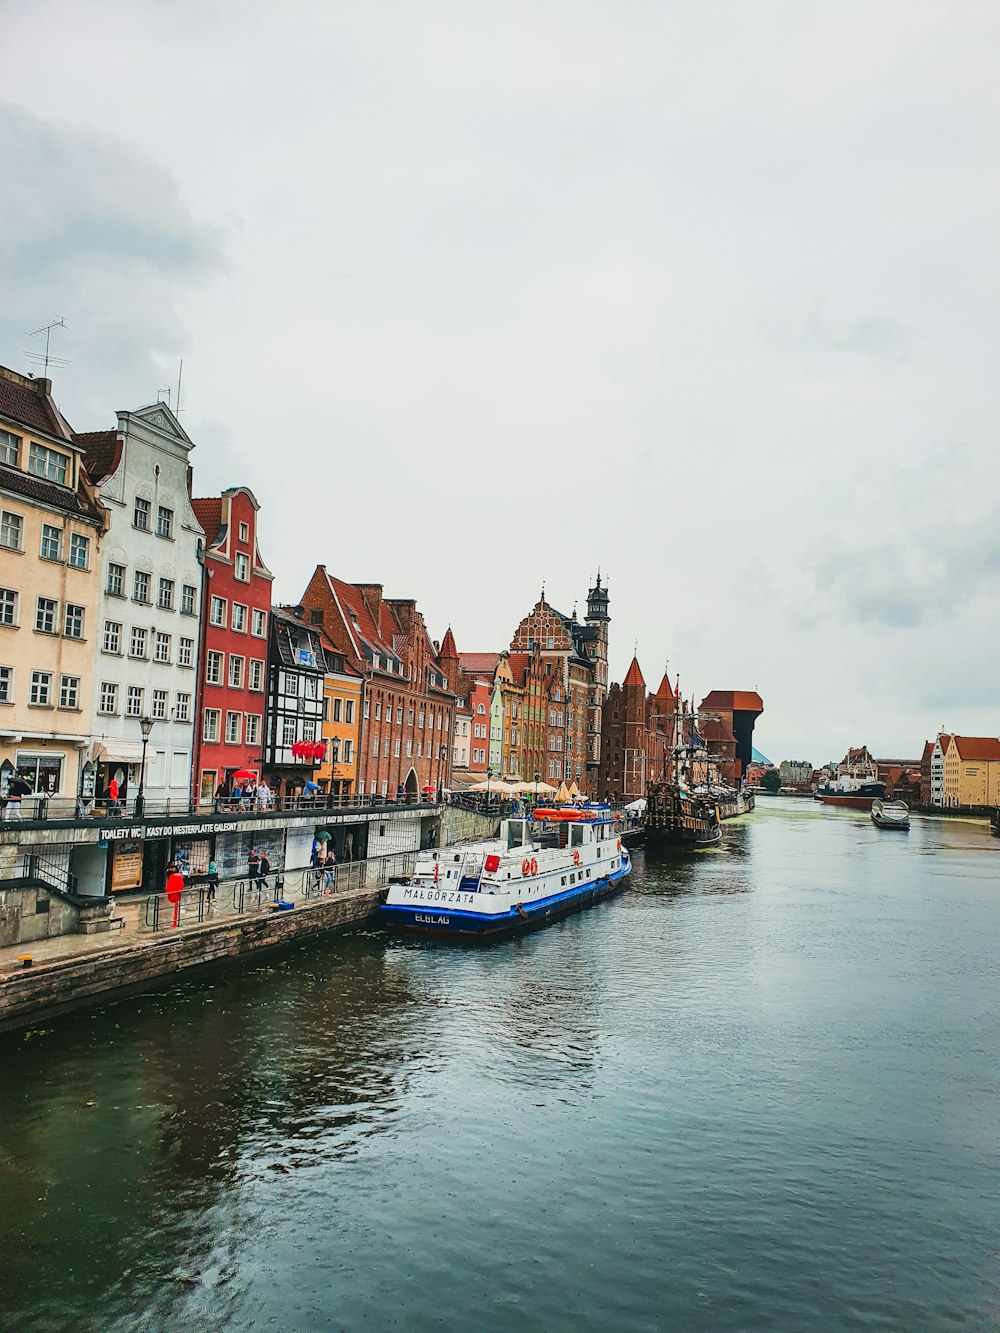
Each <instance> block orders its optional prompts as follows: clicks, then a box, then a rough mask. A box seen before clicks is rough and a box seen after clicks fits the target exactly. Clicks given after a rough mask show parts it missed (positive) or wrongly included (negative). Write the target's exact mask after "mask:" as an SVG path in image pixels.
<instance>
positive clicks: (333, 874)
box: [323, 846, 337, 893]
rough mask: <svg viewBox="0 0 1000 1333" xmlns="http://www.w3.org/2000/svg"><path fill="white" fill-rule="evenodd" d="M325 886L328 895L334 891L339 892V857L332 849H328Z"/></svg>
mask: <svg viewBox="0 0 1000 1333" xmlns="http://www.w3.org/2000/svg"><path fill="white" fill-rule="evenodd" d="M323 886H324V888H325V890H326V892H327V893H329V892H330V890H331V889H332V890H333V892H334V893H336V891H337V856H336V853H335V852H334V850H333V848H332V847H329V846H328V847H327V849H326V866H325V867H324V879H323Z"/></svg>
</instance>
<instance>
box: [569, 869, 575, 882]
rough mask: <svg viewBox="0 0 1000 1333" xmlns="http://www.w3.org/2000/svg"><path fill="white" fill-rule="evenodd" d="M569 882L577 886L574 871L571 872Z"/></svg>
mask: <svg viewBox="0 0 1000 1333" xmlns="http://www.w3.org/2000/svg"><path fill="white" fill-rule="evenodd" d="M569 882H570V883H571V884H575V883H576V875H575V874H574V873H573V872H572V871H571V872H570V877H569Z"/></svg>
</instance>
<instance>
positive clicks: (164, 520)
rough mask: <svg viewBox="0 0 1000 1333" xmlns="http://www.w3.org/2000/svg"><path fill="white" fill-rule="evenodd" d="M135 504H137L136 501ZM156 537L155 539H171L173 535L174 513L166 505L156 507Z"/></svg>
mask: <svg viewBox="0 0 1000 1333" xmlns="http://www.w3.org/2000/svg"><path fill="white" fill-rule="evenodd" d="M136 503H137V504H138V501H136ZM156 535H157V537H172V536H173V535H174V511H173V510H172V509H168V508H167V507H166V505H158V506H157V509H156Z"/></svg>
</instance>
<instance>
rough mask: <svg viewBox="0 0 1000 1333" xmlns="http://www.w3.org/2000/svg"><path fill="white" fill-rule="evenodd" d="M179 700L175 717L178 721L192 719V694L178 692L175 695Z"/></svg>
mask: <svg viewBox="0 0 1000 1333" xmlns="http://www.w3.org/2000/svg"><path fill="white" fill-rule="evenodd" d="M174 697H175V698H176V700H177V706H176V707H175V709H174V717H175V718H176V719H177V721H178V722H190V721H191V696H190V694H177V695H175V696H174Z"/></svg>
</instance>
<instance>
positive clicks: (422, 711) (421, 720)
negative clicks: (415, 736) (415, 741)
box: [417, 708, 425, 727]
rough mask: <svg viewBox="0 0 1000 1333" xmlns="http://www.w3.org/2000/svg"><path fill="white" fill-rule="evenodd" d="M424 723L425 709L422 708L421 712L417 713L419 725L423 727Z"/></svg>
mask: <svg viewBox="0 0 1000 1333" xmlns="http://www.w3.org/2000/svg"><path fill="white" fill-rule="evenodd" d="M424 725H425V723H424V710H423V709H422V708H421V710H420V712H419V713H418V714H417V726H418V727H422V726H424Z"/></svg>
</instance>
